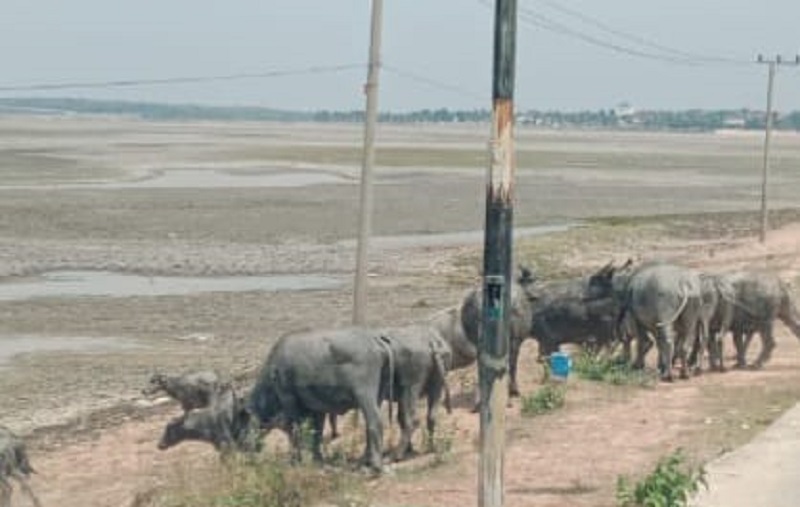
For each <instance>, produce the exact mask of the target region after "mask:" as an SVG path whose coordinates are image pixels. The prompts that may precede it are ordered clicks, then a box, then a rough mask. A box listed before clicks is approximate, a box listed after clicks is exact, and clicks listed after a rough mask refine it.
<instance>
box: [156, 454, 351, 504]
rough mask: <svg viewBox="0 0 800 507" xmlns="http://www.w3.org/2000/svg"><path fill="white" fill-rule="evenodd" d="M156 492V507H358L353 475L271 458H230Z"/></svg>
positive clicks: (191, 473)
mask: <svg viewBox="0 0 800 507" xmlns="http://www.w3.org/2000/svg"><path fill="white" fill-rule="evenodd" d="M185 475H188V477H186V479H185V480H182V481H178V484H175V485H173V486H172V488H170V489H168V490H167V491H164V492H162V493H161V494H159V495H155V498H154V501H153V502H151V505H158V506H159V507H306V506H308V505H314V504H315V503H319V502H326V503H328V504H331V505H341V506H345V505H346V506H349V507H354V506H361V505H367V503H366V502H365V501H364V500H363V498H362V497H361V490H360V488H359V486H358V478H357V477H356V476H355V475H353V474H348V473H346V472H344V471H340V470H326V469H323V468H320V467H315V466H310V465H301V466H289V465H288V464H285V463H283V462H278V461H276V460H275V458H272V457H269V458H267V457H258V458H255V459H252V460H246V459H244V458H239V457H237V458H234V459H231V460H230V461H228V462H227V463H225V464H222V463H219V464H217V465H216V467H214V468H213V470H206V471H205V473H198V472H197V471H196V470H195V471H188V473H187V474H185Z"/></svg>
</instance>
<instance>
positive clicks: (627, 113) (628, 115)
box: [614, 102, 636, 121]
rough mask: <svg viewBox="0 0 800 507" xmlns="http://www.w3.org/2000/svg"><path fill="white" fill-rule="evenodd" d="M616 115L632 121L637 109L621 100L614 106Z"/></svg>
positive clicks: (621, 118)
mask: <svg viewBox="0 0 800 507" xmlns="http://www.w3.org/2000/svg"><path fill="white" fill-rule="evenodd" d="M614 116H616V117H617V118H618V119H620V120H624V121H630V120H632V119H633V118H634V117H635V116H636V109H634V108H633V106H631V105H630V104H629V103H627V102H620V103H619V104H617V106H616V107H615V108H614Z"/></svg>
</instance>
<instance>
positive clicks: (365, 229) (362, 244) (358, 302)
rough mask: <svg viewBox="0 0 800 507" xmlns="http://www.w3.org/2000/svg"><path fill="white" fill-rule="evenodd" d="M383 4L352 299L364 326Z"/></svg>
mask: <svg viewBox="0 0 800 507" xmlns="http://www.w3.org/2000/svg"><path fill="white" fill-rule="evenodd" d="M382 18H383V0H372V22H371V27H372V28H371V34H370V44H369V71H368V73H367V84H366V86H365V91H366V94H367V111H366V117H365V124H364V157H363V163H362V166H361V189H360V190H361V192H360V193H361V195H360V210H361V211H360V213H359V218H358V247H357V251H356V275H355V292H354V295H353V324H356V325H358V324H363V323H364V320H365V314H366V308H365V306H366V292H367V261H368V259H367V246H368V242H369V235H370V229H371V226H372V166H373V165H374V163H375V148H374V142H375V123H376V121H377V118H378V74H379V71H380V65H381V64H380V54H381V23H382Z"/></svg>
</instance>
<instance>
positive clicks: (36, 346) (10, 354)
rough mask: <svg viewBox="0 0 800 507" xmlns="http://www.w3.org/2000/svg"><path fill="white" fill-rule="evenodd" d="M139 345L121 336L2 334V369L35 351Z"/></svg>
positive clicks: (0, 338)
mask: <svg viewBox="0 0 800 507" xmlns="http://www.w3.org/2000/svg"><path fill="white" fill-rule="evenodd" d="M136 347H138V345H136V344H134V343H132V342H130V341H127V340H124V339H120V338H91V337H82V336H69V337H66V336H64V337H56V336H0V369H2V368H3V367H5V366H8V364H9V363H11V361H12V360H13V359H14V357H15V356H17V355H18V354H29V353H33V352H37V353H40V352H56V351H58V352H100V351H114V350H127V349H132V348H136Z"/></svg>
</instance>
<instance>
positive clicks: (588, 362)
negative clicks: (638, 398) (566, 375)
mask: <svg viewBox="0 0 800 507" xmlns="http://www.w3.org/2000/svg"><path fill="white" fill-rule="evenodd" d="M573 371H574V372H575V375H576V376H577V377H578V378H581V379H583V380H590V381H593V382H605V383H608V384H612V385H620V386H621V385H625V386H639V387H655V385H656V384H658V376H657V375H656V373H655V372H654V371H652V370H648V369H642V370H637V369H634V368H633V367H632V366H631V365H630V363H628V362H627V361H624V360H622V359H620V358H614V357H606V356H602V355H599V354H593V353H590V352H586V351H584V352H581V353H580V354H578V355H577V356H576V357H575V361H574V364H573Z"/></svg>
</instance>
